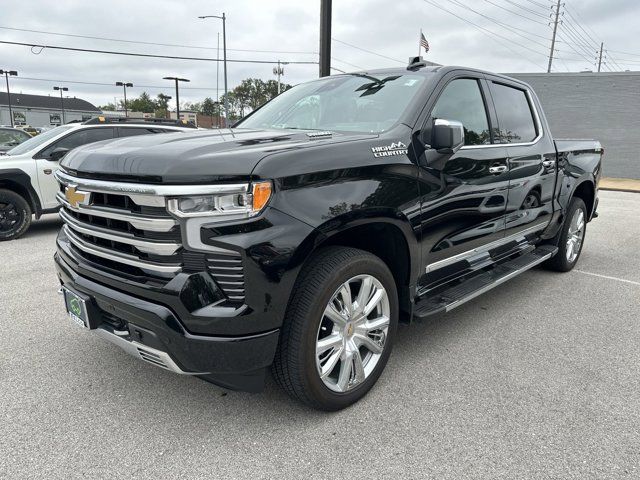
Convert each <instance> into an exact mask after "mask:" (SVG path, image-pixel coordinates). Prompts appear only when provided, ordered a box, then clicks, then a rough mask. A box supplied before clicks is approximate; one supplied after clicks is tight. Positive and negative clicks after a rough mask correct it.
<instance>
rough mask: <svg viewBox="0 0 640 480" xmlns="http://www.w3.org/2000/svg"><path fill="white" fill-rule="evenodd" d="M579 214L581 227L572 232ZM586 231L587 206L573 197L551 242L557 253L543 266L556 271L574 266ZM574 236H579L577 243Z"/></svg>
mask: <svg viewBox="0 0 640 480" xmlns="http://www.w3.org/2000/svg"><path fill="white" fill-rule="evenodd" d="M580 215H581V216H582V228H581V229H580V231H579V232H578V233H574V231H575V227H576V224H575V221H576V220H579V217H580ZM586 233H587V207H586V205H585V204H584V201H583V200H582V199H581V198H578V197H574V198H572V199H571V202H570V203H569V210H568V211H567V216H566V217H565V221H564V223H563V225H562V228H561V229H560V231H559V232H558V235H557V236H556V237H555V238H554V241H553V243H554V244H555V245H557V246H558V253H557V254H556V255H555V256H554V257H553V258H551V259H549V260H547V261H546V262H545V263H544V266H545V267H546V268H548V269H550V270H555V271H556V272H568V271H569V270H571V269H572V268H573V267H575V266H576V263H578V259H579V258H580V254H581V253H582V247H583V246H584V239H585V237H586ZM570 237H571V238H573V239H574V240H573V241H572V242H570V241H569V240H570ZM576 238H579V244H578V243H576V241H575V239H576ZM570 244H573V245H570Z"/></svg>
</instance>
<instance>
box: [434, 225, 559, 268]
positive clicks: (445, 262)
mask: <svg viewBox="0 0 640 480" xmlns="http://www.w3.org/2000/svg"><path fill="white" fill-rule="evenodd" d="M547 225H548V224H538V225H534V226H533V227H529V228H527V229H525V230H522V231H520V232H517V233H514V234H512V235H509V236H508V237H504V238H500V239H498V240H494V241H493V242H491V243H487V244H486V245H482V246H480V247H476V248H472V249H471V250H467V251H466V252H461V253H458V254H456V255H454V256H452V257H448V258H444V259H442V260H438V261H437V262H433V263H430V264H429V265H427V266H426V267H425V273H431V272H433V271H435V270H439V269H441V268H444V267H448V266H449V265H452V264H454V263H456V262H460V261H462V260H466V259H468V258H471V257H474V256H476V255H482V254H484V253H486V252H488V251H489V250H492V249H494V248H497V247H499V246H501V245H504V244H506V243H509V242H511V241H513V240H516V239H518V238H520V237H524V236H526V235H529V234H530V233H535V232H538V231H540V230H544V229H545V228H547Z"/></svg>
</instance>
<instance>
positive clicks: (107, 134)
mask: <svg viewBox="0 0 640 480" xmlns="http://www.w3.org/2000/svg"><path fill="white" fill-rule="evenodd" d="M113 133H114V132H113V128H108V127H106V128H87V129H84V130H80V131H78V132H73V133H71V134H69V135H67V136H66V137H64V138H62V139H60V140H58V141H57V142H54V143H53V144H51V145H49V146H48V147H47V148H46V149H45V150H43V151H42V153H41V154H40V156H41V157H43V158H48V157H49V156H50V155H51V152H53V151H54V150H55V149H56V148H68V149H69V150H71V149H73V148H76V147H79V146H81V145H86V144H87V143H93V142H99V141H100V140H109V139H111V138H113Z"/></svg>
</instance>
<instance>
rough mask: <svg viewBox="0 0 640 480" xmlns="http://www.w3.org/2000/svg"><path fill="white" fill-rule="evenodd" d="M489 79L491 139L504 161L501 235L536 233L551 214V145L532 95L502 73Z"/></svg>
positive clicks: (553, 156) (553, 155) (553, 171)
mask: <svg viewBox="0 0 640 480" xmlns="http://www.w3.org/2000/svg"><path fill="white" fill-rule="evenodd" d="M488 84H489V87H490V91H491V97H492V99H493V103H494V106H495V110H496V116H497V123H498V129H497V131H496V135H495V141H496V142H497V143H501V144H503V145H504V146H505V150H506V152H507V159H508V161H507V163H508V166H509V174H508V177H509V195H508V199H507V209H506V216H505V223H506V235H507V236H511V235H517V234H523V235H529V234H535V233H536V232H537V231H539V230H542V229H544V228H545V227H546V226H547V225H548V224H549V222H550V221H551V216H552V214H553V205H552V201H553V193H554V186H555V178H556V151H555V147H554V145H553V141H552V139H551V136H550V135H549V133H548V132H545V131H544V130H545V126H544V125H543V122H542V115H541V114H540V113H539V111H540V106H539V105H538V103H537V99H536V98H535V95H533V94H532V93H531V92H530V91H529V90H528V89H527V88H526V87H524V86H523V85H522V84H519V83H517V82H509V81H508V80H505V79H503V78H497V77H496V78H491V77H488Z"/></svg>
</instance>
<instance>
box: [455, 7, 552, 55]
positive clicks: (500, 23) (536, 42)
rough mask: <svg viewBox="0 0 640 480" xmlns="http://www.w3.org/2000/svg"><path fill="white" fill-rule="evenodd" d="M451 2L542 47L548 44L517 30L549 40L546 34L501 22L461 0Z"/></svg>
mask: <svg viewBox="0 0 640 480" xmlns="http://www.w3.org/2000/svg"><path fill="white" fill-rule="evenodd" d="M449 2H451V3H454V4H455V5H457V6H459V7H463V8H465V9H467V10H469V11H471V12H473V13H475V14H477V15H480V16H481V17H484V18H486V19H487V20H490V21H491V22H494V23H495V24H497V25H500V26H502V27H503V28H506V29H507V30H510V31H511V32H513V33H515V34H516V35H518V36H520V37H522V38H524V39H525V40H528V41H530V42H532V43H535V44H537V45H540V46H541V47H544V48H547V45H546V44H543V43H540V42H538V41H536V40H532V39H530V38H528V37H527V36H525V35H523V34H522V33H519V32H518V31H517V30H519V31H521V32H526V33H527V34H528V35H531V36H536V37H540V38H543V39H545V40H548V38H547V37H545V36H543V35H538V34H535V33H532V32H528V31H527V30H523V29H521V28H517V27H512V26H509V25H507V24H506V23H503V22H501V21H500V20H496V19H495V18H493V17H489V16H488V15H485V14H483V13H480V12H478V11H476V10H474V9H473V8H471V7H467V6H466V5H464V4H463V3H461V2H459V1H458V0H449Z"/></svg>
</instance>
